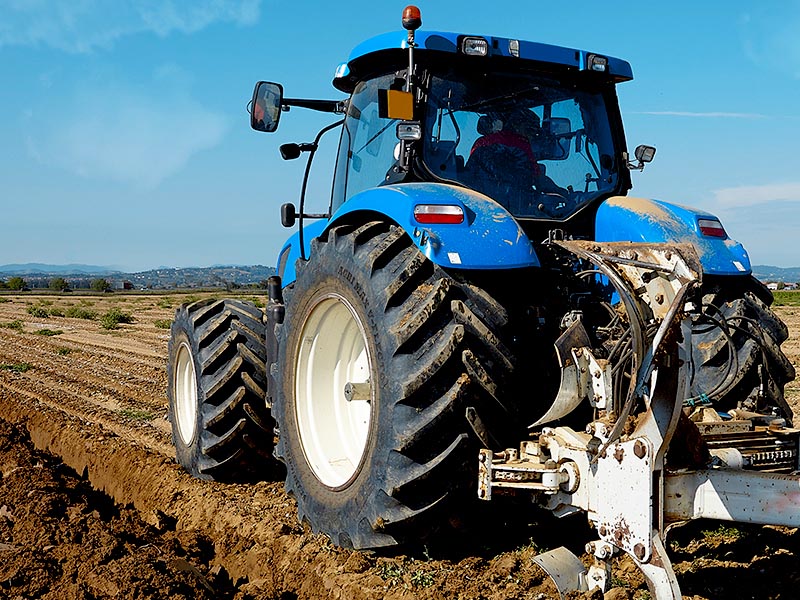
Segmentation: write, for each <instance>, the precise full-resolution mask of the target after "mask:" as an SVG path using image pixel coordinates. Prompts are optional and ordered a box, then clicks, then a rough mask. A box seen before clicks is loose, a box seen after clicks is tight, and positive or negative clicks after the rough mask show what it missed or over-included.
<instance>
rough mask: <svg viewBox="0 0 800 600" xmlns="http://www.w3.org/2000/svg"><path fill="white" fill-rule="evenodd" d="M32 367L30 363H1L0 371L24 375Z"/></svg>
mask: <svg viewBox="0 0 800 600" xmlns="http://www.w3.org/2000/svg"><path fill="white" fill-rule="evenodd" d="M30 368H31V365H30V364H29V363H14V364H9V363H0V370H2V371H12V372H14V373H24V372H25V371H27V370H29V369H30Z"/></svg>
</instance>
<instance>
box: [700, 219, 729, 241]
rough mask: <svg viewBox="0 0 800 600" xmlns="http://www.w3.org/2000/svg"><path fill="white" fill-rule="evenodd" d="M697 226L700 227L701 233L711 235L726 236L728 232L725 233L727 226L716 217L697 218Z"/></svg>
mask: <svg viewBox="0 0 800 600" xmlns="http://www.w3.org/2000/svg"><path fill="white" fill-rule="evenodd" d="M697 226H698V227H699V228H700V233H702V234H703V235H707V236H710V237H718V238H724V237H727V236H728V234H726V233H725V228H724V227H723V226H722V223H720V222H719V221H717V220H716V219H697Z"/></svg>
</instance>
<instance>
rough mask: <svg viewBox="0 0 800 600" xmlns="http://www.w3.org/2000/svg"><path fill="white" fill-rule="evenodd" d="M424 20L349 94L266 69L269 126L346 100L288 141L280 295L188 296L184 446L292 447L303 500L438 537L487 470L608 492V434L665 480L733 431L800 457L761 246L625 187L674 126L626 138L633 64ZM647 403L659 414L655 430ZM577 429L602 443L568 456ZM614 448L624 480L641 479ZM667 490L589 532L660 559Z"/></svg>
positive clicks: (750, 463)
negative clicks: (322, 184)
mask: <svg viewBox="0 0 800 600" xmlns="http://www.w3.org/2000/svg"><path fill="white" fill-rule="evenodd" d="M420 25H421V18H420V16H419V11H418V10H416V9H415V8H414V7H408V8H407V9H406V10H405V12H404V14H403V26H404V28H405V31H403V32H398V33H389V34H385V35H379V36H377V37H374V38H372V39H369V40H367V41H366V42H364V43H362V44H361V45H359V46H357V47H356V48H355V49H354V50H353V51H352V53H351V55H350V57H349V58H348V60H347V62H345V63H343V64H341V65H340V66H339V68H338V69H337V70H336V73H335V77H334V80H333V85H334V87H335V88H336V89H337V90H339V91H340V92H344V93H345V94H347V96H346V97H345V98H342V99H336V100H309V99H296V98H294V99H293V98H287V97H286V96H284V93H283V88H282V86H280V85H278V84H275V83H270V82H259V83H258V84H257V85H256V88H255V92H254V95H253V98H252V104H251V109H250V112H251V125H252V127H253V128H254V129H255V130H257V131H264V132H272V131H275V130H276V128H277V127H278V123H279V119H280V117H281V115H282V113H283V112H286V111H289V109H290V108H294V107H298V108H306V109H311V110H317V111H323V112H328V113H331V114H332V115H333V119H334V121H335V122H333V123H332V124H331V125H330V126H327V127H325V128H324V129H323V130H322V131H321V132H320V133H319V135H317V137H316V139H315V140H314V141H313V142H311V143H303V144H286V145H284V146H282V147H281V154H282V155H283V158H285V159H292V158H297V157H298V156H300V155H301V154H302V153H307V155H308V167H307V169H306V178H305V180H304V181H303V186H302V193H301V196H300V202H299V206H298V207H297V208H295V206H294V205H292V204H286V205H284V206H283V207H282V209H281V216H282V222H283V224H284V225H285V226H286V227H293V226H295V224H297V225H299V230H298V231H297V233H295V234H294V235H292V236H291V237H290V238H289V239H288V241H287V242H286V243H285V244H284V246H283V249H282V250H281V252H280V255H279V257H278V261H277V270H278V275H277V277H274V278H272V279H271V280H270V287H269V301H268V305H267V307H266V311H262V310H260V309H258V308H257V307H255V306H254V305H252V304H249V303H247V302H243V301H238V300H218V301H203V302H199V303H195V304H190V305H185V306H183V307H181V308H180V309H179V310H178V311H177V315H176V319H175V322H174V325H173V328H172V340H171V342H170V351H169V386H170V388H169V398H170V416H171V420H172V424H173V439H174V443H175V445H176V449H177V458H178V461H179V462H180V463H181V464H182V465H183V466H185V467H186V468H187V469H188V470H189V471H190V472H191V473H192V474H194V475H195V476H197V477H201V478H207V479H223V480H224V479H239V480H241V479H242V478H247V477H263V476H264V472H265V471H268V470H270V469H272V470H274V469H275V468H276V467H275V464H273V458H272V457H273V456H274V457H275V458H277V459H278V460H279V461H280V462H281V463H283V465H285V470H286V489H287V491H288V492H290V493H292V494H293V495H294V497H295V498H296V500H297V505H298V511H299V516H300V519H302V520H304V521H306V522H308V523H309V524H310V526H311V528H312V529H313V530H314V531H315V532H322V533H324V534H326V535H327V536H329V537H330V538H331V539H332V540H333V541H334V542H335V543H337V544H339V545H341V546H344V547H353V548H376V547H384V546H391V545H395V544H398V543H403V542H406V541H408V540H418V539H423V538H425V536H426V535H429V534H430V533H431V532H434V531H437V530H438V529H440V528H442V527H444V526H445V524H447V523H451V522H453V519H451V518H450V517H452V515H454V514H457V513H458V512H459V511H460V510H461V509H463V507H464V506H466V505H468V504H469V503H470V501H471V499H472V498H474V497H475V490H476V487H477V489H479V496H480V497H481V498H482V499H488V498H490V497H491V492H492V490H493V489H494V491H495V493H499V491H500V490H501V488H504V490H503V491H505V492H508V493H515V492H518V491H519V490H520V489H523V488H526V489H527V491H528V492H531V493H534V495H536V496H537V497H538V498H540V504H543V505H545V506H547V507H548V508H550V509H551V510H553V511H554V512H556V513H557V514H560V513H559V510H560V511H561V513H564V512H569V511H565V510H564V508H563V507H565V506H573V507H575V506H577V507H578V508H580V509H581V510H584V511H587V512H588V513H589V514H590V517H591V515H595V516H597V515H599V514H602V513H603V510H604V509H602V508H597V506H595V505H593V504H592V502H595V501H596V500H577V499H576V498H578V496H577V495H576V494H579V493H583V492H582V491H581V490H583V489H585V487H586V486H587V485H590V483H589V482H590V481H593V480H592V479H591V477H592V476H591V475H587V474H586V473H584V472H583V471H582V470H581V469H588V470H590V471H591V470H592V469H593V468H594V467H593V466H592V465H595V466H596V465H601V466H602V465H604V464H605V462H604V459H605V458H606V457H607V456H608V455H611V454H614V455H616V456H618V457H619V460H617V462H618V463H619V464H620V465H624V464H625V461H624V460H622V458H621V457H622V456H632V455H634V454H635V455H636V456H640V455H641V456H642V457H644V458H647V459H648V460H647V462H648V465H650V466H649V467H648V470H647V472H646V473H644V472H639V471H636V469H634V470H633V475H631V474H630V473H628V474H627V475H625V477H628V479H631V478H635V477H639V476H640V477H639V479H640V480H641V481H642V482H644V483H642V486H645V487H643V488H642V490H644V491H642V490H639V492H641V494H643V495H642V496H641V497H642V498H645V500H647V499H648V498H649V501H650V504H649V505H648V506H651V508H652V506H653V505H654V502H653V501H652V498H653V497H657V496H658V495H659V494H662V495H663V494H664V491H663V489H665V486H666V484H664V486H661V487H658V486H656V484H654V483H653V482H654V481H662V482H663V481H666V479H665V477H667V476H666V475H665V473H667V471H668V469H669V468H670V467H675V468H678V467H680V468H681V469H684V470H685V469H696V470H697V469H702V468H706V467H708V466H709V465H714V464H718V463H719V462H720V461H721V460H723V459H721V458H719V457H720V456H727V457H730V456H733V457H736V459H735V460H738V461H739V462H740V463H741V464H740V465H739V467H741V470H742V471H743V472H752V473H754V474H756V475H761V474H762V472H763V471H769V472H770V473H772V474H774V473H788V472H791V471H794V470H795V469H797V460H798V458H797V435H796V434H795V433H792V432H793V431H794V430H791V428H790V426H791V417H792V413H791V410H790V408H789V406H788V405H787V403H786V401H785V400H784V397H783V388H784V385H785V384H786V383H787V382H788V381H790V380H791V379H792V378H793V377H794V370H793V368H792V366H791V364H790V363H789V362H788V360H787V359H786V357H785V356H784V354H783V353H782V351H781V350H780V344H781V342H783V341H784V340H785V339H786V337H787V329H786V327H785V326H784V325H783V324H782V323H781V321H780V320H779V319H778V318H777V317H776V316H775V314H774V313H773V312H772V311H771V310H770V308H769V305H770V303H771V300H772V298H771V295H770V293H769V292H768V291H767V290H766V288H765V287H764V286H763V285H762V284H760V283H759V282H758V281H756V280H755V279H754V278H753V276H752V274H751V267H750V261H749V258H748V255H747V253H746V251H745V250H744V248H743V247H742V246H741V244H739V243H737V242H735V241H734V240H732V239H730V238H729V237H728V235H727V234H726V232H725V230H724V228H723V226H722V225H721V223H720V221H719V220H718V219H717V217H715V216H714V215H711V214H708V213H705V212H702V211H697V210H694V209H691V208H686V207H683V206H678V205H674V204H669V203H666V202H662V201H659V200H648V199H642V198H634V197H631V196H629V195H628V192H629V190H630V189H631V177H630V171H631V170H632V169H642V168H643V166H644V164H645V163H646V162H649V161H650V160H652V158H653V156H654V153H655V149H654V148H652V147H648V146H639V147H638V148H637V149H636V151H635V153H634V158H632V157H631V156H630V155H629V153H628V150H627V148H626V144H625V137H624V134H623V126H622V119H621V117H620V112H619V107H618V102H617V96H616V91H615V88H616V85H617V84H619V83H623V82H626V81H629V80H630V79H632V71H631V67H630V65H629V64H628V63H627V62H625V61H623V60H620V59H616V58H612V57H609V56H605V55H602V54H597V53H593V52H586V51H583V50H575V49H571V48H562V47H557V46H551V45H545V44H539V43H535V42H528V41H523V40H517V39H506V38H499V37H490V36H472V35H463V34H458V33H446V32H433V31H431V32H427V31H417V30H418V29H419V27H420ZM328 131H336V132H338V133H337V135H339V136H340V138H339V139H340V142H339V150H338V157H337V161H336V166H335V172H334V175H333V187H332V196H331V201H330V208H329V209H328V211H327V212H326V213H324V214H308V213H307V212H306V210H305V192H306V181H307V179H308V173H309V170H310V167H311V162H312V159H313V156H314V152H315V151H316V149H317V147H318V143H319V141H320V137H321V136H322V135H323V134H324V133H326V132H328ZM587 373H588V374H589V376H588V377H587ZM656 374H658V378H659V382H660V384H661V386H662V388H661V389H662V390H663V389H666V390H668V392H662V393H661V395H659V393H657V391H656V389H655V379H656ZM665 382H666V383H665ZM670 382H671V383H670ZM665 397H666V399H665ZM657 402H662V403H666V406H667V408H666V409H664V410H662V411H661V412H660V413H659V409H657V406H656V403H657ZM709 411H710V412H709ZM730 411H734V412H732V413H730V414H729V412H730ZM736 411H738V413H736ZM662 413H663V414H662ZM711 413H713V415H717V416H718V417H719V415H720V414H723V416H722V417H719V418H714V416H713V415H712V414H711ZM643 415H650V417H648V418H651V420H653V419H654V422H659V423H661V425H660V429H659V428H658V427H657V428H655V429H653V430H652V431H650V433H647V434H646V435H645V434H644V433H643V434H641V436H639V437H636V436H635V435H634V433H635V431H638V430H637V429H636V427H637V423H644V422H645V421H646V420H647V418H644V416H643ZM660 415H661V416H660ZM663 415H667V416H666V417H664V416H663ZM698 415H699V416H698ZM731 415H738V416H731ZM637 419H638V420H637ZM659 419H661V420H660V421H659ZM709 422H711V423H713V424H714V425H713V426H711V425H707V423H709ZM732 422H735V423H736V426H735V427H734V426H732V425H731V423H732ZM532 423H533V425H532V426H531V424H532ZM768 424H772V426H774V427H776V428H778V429H780V428H783V429H782V433H781V434H780V435H777V434H768V433H765V432H764V429H765V427H762V426H766V425H768ZM546 425H547V427H546ZM778 425H780V427H778ZM564 431H572V432H573V433H574V435H573V437H572V438H570V437H569V436H568V435H566V434H565V433H563V432H564ZM653 431H660V433H657V434H656V433H653ZM553 432H556V433H553ZM558 432H561V433H558ZM558 435H561V437H560V438H558V439H557V440H556V438H552V436H556V437H558ZM570 435H572V434H570ZM547 436H551V437H550V438H548V437H547ZM582 436H583V437H582ZM654 436H655V437H656V438H658V440H656V439H655V438H654ZM659 436H660V437H659ZM551 438H552V439H551ZM568 438H569V439H572V440H573V441H572V442H569V441H564V440H568ZM520 440H524V441H523V442H522V449H521V450H513V448H515V447H516V446H517V445H518V444H519V442H520ZM547 440H549V442H548V441H547ZM554 440H556V441H554ZM576 440H577V441H576ZM580 440H583V441H580ZM659 440H660V441H659ZM670 440H671V441H672V448H673V449H672V450H670V452H666V450H667V446H668V445H669V444H670ZM548 444H549V445H548ZM559 444H560V445H559ZM581 444H584V445H585V446H586V447H585V448H583V449H582V450H581V452H583V453H584V454H585V455H586V456H593V457H594V458H592V459H590V460H588V462H586V461H585V462H586V464H585V465H583V463H581V460H583V459H581V460H578V459H577V458H575V457H572V458H570V457H571V455H570V452H575V451H576V450H575V448H576V447H577V446H581ZM623 444H628V446H624V445H623ZM637 444H639V445H637ZM576 445H577V446H576ZM556 447H559V448H561V451H560V454H558V455H557V454H556V453H555V451H554V450H553V448H556ZM548 448H549V450H547V449H548ZM564 448H568V450H565V449H564ZM628 448H629V449H630V452H629V453H628V454H627V455H626V454H624V452H625V451H626V449H628ZM753 448H757V449H756V450H753ZM493 450H496V451H497V452H495V453H492V451H493ZM612 450H614V452H612ZM548 452H549V454H548ZM620 452H622V454H620ZM726 453H727V454H726ZM523 455H525V456H527V458H525V456H523ZM479 456H480V460H481V464H480V465H479V461H478V458H479ZM537 457H538V458H537ZM644 458H643V460H644ZM545 459H546V460H545ZM526 460H527V463H526V462H525V461H526ZM515 461H516V462H515ZM569 461H572V463H574V464H572V466H564V465H567V463H568V462H569ZM715 461H716V463H715ZM732 461H734V459H733V458H731V459H730V461H729V462H732ZM523 463H524V464H523ZM486 464H493V465H494V467H492V468H489V469H487V468H486ZM515 464H518V465H519V464H521V465H522V466H520V467H519V468H516V467H514V465H515ZM525 465H527V466H525ZM531 465H534V466H533V467H531ZM581 465H583V466H581ZM729 466H730V465H729ZM501 467H502V468H501ZM603 468H606V467H603ZM617 468H619V467H617V466H616V465H610V466H608V467H607V469H608V473H611V474H610V475H607V481H612V482H613V481H622V480H625V481H627V480H628V479H625V478H624V477H623V475H622V474H619V473H617V472H616V471H614V469H617ZM732 468H733V467H732ZM479 471H480V476H479ZM600 471H602V469H600ZM600 471H598V472H600ZM654 473H655V474H656V475H655V476H654ZM659 477H660V478H661V479H659ZM620 478H622V479H620ZM579 481H583V482H584V484H583V486H581V484H580V483H579ZM670 481H672V480H670ZM478 483H479V485H477V484H478ZM687 485H688V484H687ZM537 486H538V487H537ZM548 486H549V487H548ZM654 486H655V488H654ZM656 488H657V489H656ZM648 490H649V491H648ZM559 494H560V495H562V496H563V495H565V494H572V496H570V499H568V500H564V499H563V498H562V500H560V501H559V502H555V501H554V498H557V497H561V496H559ZM648 494H649V495H648ZM634 495H635V494H634ZM600 497H602V493H600ZM548 502H549V504H548ZM587 502H588V504H587ZM655 504H656V505H658V502H655ZM559 507H561V508H559ZM640 508H641V507H640ZM609 510H611V509H609ZM613 510H615V511H617V512H616V513H614V514H617V516H618V514H619V513H620V511H623V512H624V510H627V509H625V508H624V507H623V508H620V507H616V506H615V507H614V509H613ZM642 510H643V509H642ZM655 510H656V509H655V508H653V511H655ZM640 511H641V510H640ZM612 512H613V511H612ZM643 512H647V511H646V510H644V511H643ZM662 512H663V511H662ZM660 515H661V512H658V514H656V515H655V517H653V516H652V515H651V518H650V519H649V520H646V522H643V524H641V528H642V531H644V533H642V534H641V535H640V538H641V539H639V538H637V540H638V541H637V540H634V541H631V542H628V541H625V540H621V539H619V536H617V537H614V534H613V532H612V529H611V525H612V522H611V521H613V519H612V517H613V515H611V516H609V517H608V519H610V520H609V522H608V523H606V522H605V521H602V519H600V520H599V521H598V520H597V519H595V520H594V521H593V522H594V523H595V525H597V526H598V529H599V530H600V531H601V535H600V542H602V543H604V544H610V546H609V547H610V548H611V550H608V548H605V549H603V548H601V549H600V550H597V551H596V552H595V555H596V556H598V557H602V555H603V552H606V551H608V552H612V551H615V549H616V550H619V549H622V550H625V551H628V552H629V553H630V554H631V555H632V556H634V558H635V559H636V560H638V561H640V562H641V563H642V564H644V563H646V562H648V561H651V557H652V556H656V555H657V554H658V543H657V542H658V539H660V538H658V534H659V532H660V531H662V530H663V525H664V523H663V522H662V520H663V519H662V520H659V519H661V516H660ZM591 518H592V519H594V517H591ZM690 518H694V517H690ZM598 519H599V517H598ZM654 519H655V521H654ZM601 521H602V522H601ZM598 523H599V525H598ZM606 525H608V527H606ZM648 529H649V533H648ZM603 530H607V533H602V532H603ZM653 531H655V533H653ZM654 536H655V537H654ZM634 542H636V543H634ZM640 546H641V548H644V550H642V549H641V548H640ZM598 547H599V546H598ZM667 564H668V561H667ZM648 576H649V577H651V578H653V577H655V576H651V575H648ZM664 597H666V596H664Z"/></svg>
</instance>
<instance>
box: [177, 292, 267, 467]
mask: <svg viewBox="0 0 800 600" xmlns="http://www.w3.org/2000/svg"><path fill="white" fill-rule="evenodd" d="M264 331H265V329H264V322H263V316H262V312H261V309H259V308H258V307H256V306H255V305H253V304H251V303H249V302H243V301H240V300H231V299H225V300H211V299H209V300H202V301H200V302H195V303H193V304H184V305H183V306H181V307H180V308H179V309H178V310H177V311H176V313H175V320H174V321H173V324H172V331H171V338H170V342H169V359H168V360H169V362H168V365H167V374H168V388H167V396H168V400H169V419H170V422H171V423H172V441H173V443H174V445H175V455H176V459H177V461H178V463H179V464H180V465H182V466H183V467H184V468H185V469H186V470H187V471H189V472H190V473H191V474H192V475H194V476H195V477H198V478H200V479H209V480H212V479H213V480H225V481H233V480H235V481H241V480H252V479H258V478H263V477H264V475H265V474H266V473H267V472H268V471H269V468H270V466H271V463H272V462H273V461H272V458H271V456H270V454H271V451H272V447H273V431H272V430H273V427H274V424H273V421H272V418H271V416H270V412H269V410H268V409H267V406H266V400H265V397H266V393H265V390H266V371H265V364H266V353H265V348H264Z"/></svg>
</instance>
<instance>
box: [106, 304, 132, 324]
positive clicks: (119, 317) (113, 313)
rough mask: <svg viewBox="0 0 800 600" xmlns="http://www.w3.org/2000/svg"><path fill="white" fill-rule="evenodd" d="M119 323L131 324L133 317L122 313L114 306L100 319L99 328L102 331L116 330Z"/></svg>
mask: <svg viewBox="0 0 800 600" xmlns="http://www.w3.org/2000/svg"><path fill="white" fill-rule="evenodd" d="M120 323H133V315H131V314H130V313H126V312H122V311H121V310H120V309H119V308H117V307H116V306H115V307H114V308H111V309H109V310H108V312H106V313H105V314H104V315H103V316H102V317H100V326H101V327H102V328H103V329H117V328H118V327H119V324H120Z"/></svg>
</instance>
